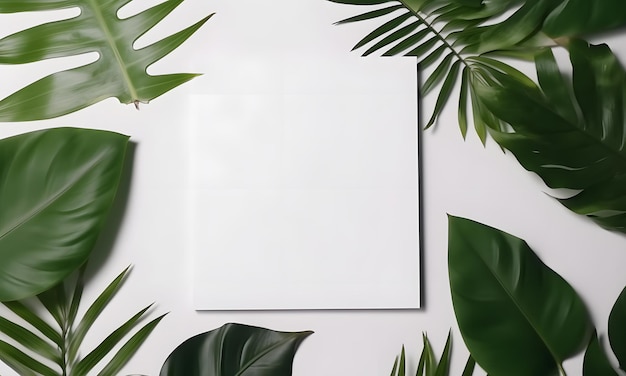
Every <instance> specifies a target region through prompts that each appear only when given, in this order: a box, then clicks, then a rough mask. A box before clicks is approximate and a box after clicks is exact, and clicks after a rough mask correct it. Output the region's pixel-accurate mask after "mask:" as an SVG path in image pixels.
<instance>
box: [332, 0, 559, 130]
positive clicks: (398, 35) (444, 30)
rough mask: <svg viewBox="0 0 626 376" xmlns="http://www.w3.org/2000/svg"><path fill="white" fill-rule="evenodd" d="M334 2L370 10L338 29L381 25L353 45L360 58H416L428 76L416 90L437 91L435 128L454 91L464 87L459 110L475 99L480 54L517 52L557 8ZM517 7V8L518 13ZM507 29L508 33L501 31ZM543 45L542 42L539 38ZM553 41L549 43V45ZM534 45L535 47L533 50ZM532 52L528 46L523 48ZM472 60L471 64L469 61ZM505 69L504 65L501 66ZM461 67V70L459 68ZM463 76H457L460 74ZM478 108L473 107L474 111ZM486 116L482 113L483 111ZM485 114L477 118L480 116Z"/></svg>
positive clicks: (516, 0) (511, 0)
mask: <svg viewBox="0 0 626 376" xmlns="http://www.w3.org/2000/svg"><path fill="white" fill-rule="evenodd" d="M330 1H332V2H336V3H342V4H351V5H364V6H367V7H368V8H369V9H370V10H368V11H367V12H365V13H362V14H359V15H357V16H354V17H350V18H347V19H344V20H342V21H339V22H337V24H347V23H352V22H358V21H364V20H373V19H379V20H381V23H382V25H381V26H379V27H378V28H376V29H375V30H374V31H372V32H371V33H369V34H368V35H366V36H365V37H364V38H363V39H361V40H360V41H359V42H357V44H356V45H355V46H354V48H353V49H354V50H356V49H360V48H364V49H365V51H364V52H363V55H364V56H366V55H370V54H372V53H374V52H376V51H381V52H382V53H381V54H382V55H383V56H394V55H403V56H415V57H417V63H418V67H419V69H420V71H421V72H424V73H427V77H426V78H425V79H424V80H423V84H422V85H421V87H420V90H421V94H422V95H427V94H429V93H430V92H431V91H434V90H435V89H438V90H439V94H438V95H437V100H436V102H435V107H434V108H433V110H432V114H431V115H430V117H429V118H428V121H427V122H426V124H425V127H426V128H428V127H430V126H432V125H433V124H435V122H436V120H437V118H438V116H439V115H440V114H441V112H442V111H443V109H444V107H445V105H446V103H447V102H448V100H449V99H450V97H451V96H452V93H453V91H454V88H455V87H456V86H457V83H458V80H459V77H461V81H462V83H463V88H462V89H461V95H460V97H459V101H462V102H465V103H459V106H460V107H462V108H467V107H468V103H467V102H468V101H470V100H472V99H473V96H472V95H468V89H467V86H465V85H467V84H468V81H469V77H468V76H470V75H473V74H474V70H473V69H469V68H471V66H472V65H476V64H484V62H483V61H480V59H478V58H479V57H480V55H482V54H488V53H495V52H502V51H516V50H518V49H520V48H521V47H520V46H522V45H523V43H525V42H526V41H527V40H528V39H529V38H531V37H533V36H535V35H536V34H537V33H538V29H540V26H541V23H542V22H543V20H544V19H545V18H546V17H547V15H548V14H549V12H550V11H551V10H552V9H553V8H554V7H555V2H554V1H549V0H539V1H535V2H526V3H524V2H523V1H521V0H502V1H478V0H461V1H459V0H453V1H451V0H448V1H444V0H389V1H370V0H330ZM516 8H517V9H516ZM511 11H513V12H512V14H511V15H510V16H509V17H506V18H505V19H504V20H502V21H500V22H497V23H493V21H494V20H495V19H496V18H498V17H503V15H505V13H507V12H511ZM503 30H506V32H503ZM539 40H540V41H541V42H543V43H545V42H546V39H545V38H543V39H542V38H539ZM550 42H551V41H550ZM536 45H537V43H535V44H533V46H532V47H533V48H534V49H536V47H537V46H536ZM524 48H527V49H528V48H530V46H524ZM470 58H474V60H473V61H472V60H470ZM501 64H503V63H501ZM461 68H463V69H461ZM461 71H462V72H463V73H462V74H461V75H459V72H461ZM472 108H474V109H475V108H476V106H474V105H473V106H472ZM482 112H483V113H484V112H486V110H485V109H483V111H482ZM483 113H480V114H478V115H477V116H478V117H482V116H484V114H483ZM459 126H460V128H461V132H462V133H463V134H464V135H465V133H466V130H467V116H466V111H465V112H463V114H461V115H460V118H459ZM483 127H484V123H483V122H479V124H478V125H477V130H478V132H479V135H480V136H481V139H483V141H484V137H485V136H486V134H487V132H486V130H485V129H484V128H483Z"/></svg>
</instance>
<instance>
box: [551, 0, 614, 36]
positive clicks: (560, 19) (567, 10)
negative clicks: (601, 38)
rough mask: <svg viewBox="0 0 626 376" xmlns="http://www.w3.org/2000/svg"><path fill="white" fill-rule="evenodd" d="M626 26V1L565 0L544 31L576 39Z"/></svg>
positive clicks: (552, 34)
mask: <svg viewBox="0 0 626 376" xmlns="http://www.w3.org/2000/svg"><path fill="white" fill-rule="evenodd" d="M625 25H626V2H624V1H622V0H593V1H589V0H569V1H564V2H562V4H561V5H560V6H559V7H558V8H556V9H555V10H554V11H553V12H552V13H551V14H550V15H549V16H548V17H547V19H546V22H545V24H544V25H543V30H544V32H545V33H546V34H548V35H550V36H551V37H554V38H557V37H576V36H583V35H588V34H592V33H597V32H603V31H607V30H612V29H615V28H618V27H622V26H625Z"/></svg>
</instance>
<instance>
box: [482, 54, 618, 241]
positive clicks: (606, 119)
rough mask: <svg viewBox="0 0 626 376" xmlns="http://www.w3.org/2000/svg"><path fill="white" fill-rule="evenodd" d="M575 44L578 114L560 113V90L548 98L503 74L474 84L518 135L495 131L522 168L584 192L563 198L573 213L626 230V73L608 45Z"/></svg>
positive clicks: (551, 73) (551, 184)
mask: <svg viewBox="0 0 626 376" xmlns="http://www.w3.org/2000/svg"><path fill="white" fill-rule="evenodd" d="M569 48H570V56H571V61H572V66H573V79H572V85H571V87H572V88H573V93H572V94H570V95H569V96H568V98H569V100H570V101H571V103H570V105H569V107H571V108H575V109H577V115H576V116H575V117H574V116H573V115H572V116H568V117H563V116H562V115H561V113H562V111H563V108H565V107H564V106H565V105H563V104H562V103H561V100H562V99H563V97H560V96H559V98H560V99H561V100H559V101H556V100H555V99H554V97H555V96H556V94H549V95H544V93H543V92H542V90H540V89H539V88H537V87H529V86H528V85H526V84H524V83H522V82H519V81H518V80H516V79H513V78H512V77H510V76H509V75H506V74H503V73H501V72H497V71H493V72H492V73H491V74H492V76H493V77H494V80H493V82H491V83H485V84H481V83H480V82H478V81H476V82H474V85H473V87H474V89H475V91H476V93H477V95H478V97H479V99H480V102H481V103H483V104H484V105H485V106H486V107H487V108H488V109H489V110H490V112H492V113H493V114H494V115H495V116H497V117H498V118H500V119H502V120H503V121H505V122H506V123H508V124H509V125H510V126H511V128H512V132H492V136H493V138H494V139H495V140H496V141H497V142H498V143H499V144H500V145H501V146H502V147H504V148H506V149H508V150H510V151H511V152H512V153H513V154H514V155H515V157H516V158H517V160H518V161H519V162H520V163H521V164H522V166H524V168H526V169H527V170H529V171H533V172H535V173H537V174H538V175H539V176H540V177H541V178H542V179H543V181H544V182H545V183H546V184H547V185H548V186H549V187H551V188H568V189H573V190H578V191H579V193H576V194H574V195H573V196H571V197H569V198H566V199H562V200H560V202H561V203H563V204H564V205H565V206H566V207H568V208H569V209H570V210H572V211H574V212H576V213H579V214H583V215H586V216H588V217H590V218H591V219H593V220H594V221H596V222H597V223H598V224H599V225H601V226H602V227H605V228H608V229H612V230H616V231H621V232H626V196H624V194H623V192H624V189H626V143H624V139H625V137H626V127H625V125H626V122H625V116H624V113H625V110H626V72H624V69H623V67H622V66H621V65H620V63H619V61H618V60H617V59H616V57H615V56H614V55H613V54H612V53H611V51H610V50H609V49H608V47H607V46H605V45H601V46H592V45H588V44H586V43H584V42H572V43H571V44H570V47H569ZM541 75H543V76H544V78H542V81H543V82H544V84H545V83H552V82H558V81H559V80H561V78H560V77H561V73H560V72H556V71H554V70H548V69H542V71H541ZM554 75H558V77H552V78H551V79H546V77H545V76H554ZM541 89H543V91H545V92H546V93H548V92H551V91H553V90H555V89H548V88H543V87H542V88H541ZM560 90H570V89H569V86H565V87H562V89H560ZM574 119H575V120H574Z"/></svg>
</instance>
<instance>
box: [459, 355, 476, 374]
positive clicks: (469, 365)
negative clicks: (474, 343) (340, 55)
mask: <svg viewBox="0 0 626 376" xmlns="http://www.w3.org/2000/svg"><path fill="white" fill-rule="evenodd" d="M475 367H476V361H475V360H474V358H472V355H471V354H470V356H469V357H468V358H467V362H466V363H465V368H463V373H462V374H461V376H472V375H473V374H474V368H475Z"/></svg>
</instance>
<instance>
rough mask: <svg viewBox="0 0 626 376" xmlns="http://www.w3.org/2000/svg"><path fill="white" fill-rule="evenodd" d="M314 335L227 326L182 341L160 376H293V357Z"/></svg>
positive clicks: (242, 326)
mask: <svg viewBox="0 0 626 376" xmlns="http://www.w3.org/2000/svg"><path fill="white" fill-rule="evenodd" d="M311 333H312V332H309V331H307V332H292V333H289V332H277V331H273V330H270V329H265V328H259V327H254V326H248V325H242V324H226V325H224V326H222V327H221V328H218V329H215V330H211V331H209V332H206V333H203V334H199V335H197V336H195V337H191V338H189V339H188V340H186V341H185V342H183V343H182V344H181V345H180V346H178V347H177V348H176V349H175V350H174V351H173V352H172V354H171V355H170V356H169V357H168V358H167V360H166V361H165V364H164V365H163V367H162V368H161V373H160V376H183V375H184V376H232V375H239V376H253V375H254V376H291V374H292V363H293V357H294V356H295V354H296V351H297V350H298V347H299V346H300V343H302V341H303V340H304V339H305V338H306V337H308V336H309V335H310V334H311Z"/></svg>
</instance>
